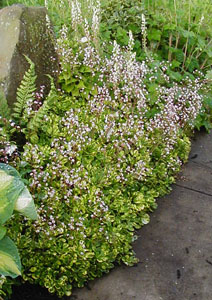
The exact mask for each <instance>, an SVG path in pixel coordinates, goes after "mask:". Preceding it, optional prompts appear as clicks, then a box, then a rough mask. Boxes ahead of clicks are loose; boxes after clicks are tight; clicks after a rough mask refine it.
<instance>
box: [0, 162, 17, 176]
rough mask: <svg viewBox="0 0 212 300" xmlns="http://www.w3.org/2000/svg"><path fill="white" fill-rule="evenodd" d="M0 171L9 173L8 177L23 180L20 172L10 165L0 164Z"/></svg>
mask: <svg viewBox="0 0 212 300" xmlns="http://www.w3.org/2000/svg"><path fill="white" fill-rule="evenodd" d="M0 170H2V171H4V172H5V173H7V175H10V176H14V177H17V178H20V179H21V177H20V175H19V173H18V171H17V170H16V169H15V168H13V167H11V166H10V165H7V164H3V163H0Z"/></svg>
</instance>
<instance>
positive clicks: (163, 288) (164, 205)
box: [12, 133, 212, 300]
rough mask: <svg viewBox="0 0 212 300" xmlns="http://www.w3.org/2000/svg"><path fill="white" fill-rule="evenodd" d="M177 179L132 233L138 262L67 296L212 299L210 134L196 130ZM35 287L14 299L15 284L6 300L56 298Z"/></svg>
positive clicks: (83, 299) (84, 299) (74, 299)
mask: <svg viewBox="0 0 212 300" xmlns="http://www.w3.org/2000/svg"><path fill="white" fill-rule="evenodd" d="M178 178H179V179H178V180H177V182H176V184H174V185H173V191H172V192H171V193H170V194H169V195H167V196H165V197H163V198H161V199H159V200H158V209H157V210H156V211H155V212H154V213H153V214H152V215H151V221H150V223H149V224H148V226H144V227H143V228H141V229H140V230H139V231H138V232H137V234H138V237H139V238H138V240H137V241H136V242H135V243H134V246H133V249H134V251H135V252H136V256H137V257H138V258H139V260H140V262H139V263H138V264H137V265H136V266H134V267H126V266H124V265H122V266H118V267H115V268H114V269H113V270H112V271H111V272H110V273H109V274H108V275H105V276H103V277H102V278H100V279H96V280H94V281H91V282H89V285H88V286H87V287H85V288H82V289H74V290H73V295H72V296H71V297H69V298H68V299H69V300H212V284H211V283H212V252H211V250H212V133H211V134H205V133H198V134H196V137H195V140H194V141H193V145H192V150H191V153H190V158H189V162H188V163H187V164H186V165H185V166H184V167H183V170H182V172H181V173H180V174H179V177H178ZM37 291H38V292H36V290H34V292H32V294H33V295H32V294H31V298H25V297H24V295H23V294H22V298H18V297H16V296H18V295H20V287H17V288H16V289H15V290H14V294H13V298H12V300H19V299H22V300H27V299H31V300H32V299H37V300H57V299H58V298H56V297H54V296H51V297H48V295H46V294H45V292H41V291H40V292H39V288H37ZM16 292H17V293H16Z"/></svg>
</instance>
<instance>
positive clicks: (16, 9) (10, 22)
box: [0, 4, 59, 107]
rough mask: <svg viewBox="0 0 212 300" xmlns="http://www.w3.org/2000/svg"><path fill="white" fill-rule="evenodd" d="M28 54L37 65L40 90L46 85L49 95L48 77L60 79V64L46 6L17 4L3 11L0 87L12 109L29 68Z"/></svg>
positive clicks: (1, 19)
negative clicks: (58, 76)
mask: <svg viewBox="0 0 212 300" xmlns="http://www.w3.org/2000/svg"><path fill="white" fill-rule="evenodd" d="M24 55H26V56H28V57H29V58H30V59H31V60H32V61H33V62H34V63H35V66H36V69H35V70H36V74H37V82H36V84H37V87H38V90H39V87H40V86H41V85H45V86H46V89H45V93H48V91H49V88H50V83H49V78H48V77H47V76H46V74H49V75H51V76H53V77H54V78H55V79H56V78H57V74H58V72H59V63H58V57H57V54H56V51H55V47H54V37H53V34H52V31H51V29H50V25H49V22H48V19H47V10H46V9H45V8H44V7H26V6H24V5H18V4H17V5H12V6H8V7H5V8H3V9H1V10H0V86H1V89H2V90H3V92H4V95H5V97H6V99H7V102H8V104H9V106H10V107H12V106H13V104H14V102H15V101H16V91H17V87H18V86H19V85H20V82H21V80H22V78H23V75H24V73H25V71H26V70H28V68H29V64H28V63H27V61H26V58H25V57H24Z"/></svg>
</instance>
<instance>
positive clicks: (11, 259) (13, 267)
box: [0, 237, 21, 278]
mask: <svg viewBox="0 0 212 300" xmlns="http://www.w3.org/2000/svg"><path fill="white" fill-rule="evenodd" d="M0 274H1V275H4V276H10V277H12V278H15V277H17V276H18V275H21V261H20V257H19V254H18V250H17V248H16V246H15V244H14V243H13V241H11V239H10V238H8V237H4V238H3V239H2V240H0Z"/></svg>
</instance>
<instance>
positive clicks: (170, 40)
mask: <svg viewBox="0 0 212 300" xmlns="http://www.w3.org/2000/svg"><path fill="white" fill-rule="evenodd" d="M171 46H172V33H171V34H170V35H169V48H171ZM171 60H172V52H171V49H169V53H168V61H171Z"/></svg>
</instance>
